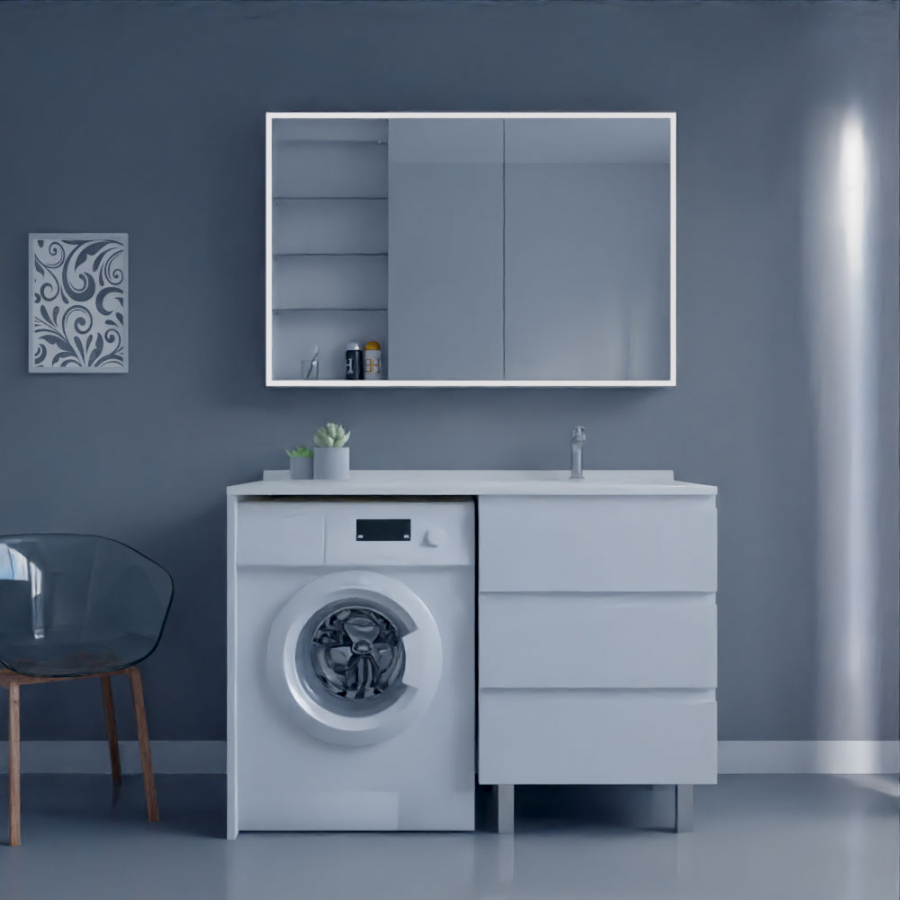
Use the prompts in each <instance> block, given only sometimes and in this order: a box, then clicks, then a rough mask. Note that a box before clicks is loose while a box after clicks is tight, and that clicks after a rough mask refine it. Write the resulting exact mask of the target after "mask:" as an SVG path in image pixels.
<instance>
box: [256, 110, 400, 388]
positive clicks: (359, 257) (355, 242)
mask: <svg viewBox="0 0 900 900" xmlns="http://www.w3.org/2000/svg"><path fill="white" fill-rule="evenodd" d="M387 137H388V126H387V121H386V120H380V121H379V120H367V121H360V120H345V121H342V120H292V119H282V120H278V121H276V122H274V123H273V133H272V138H273V146H272V155H273V159H272V163H273V166H272V259H271V271H272V311H273V320H272V350H273V353H272V369H273V373H272V374H273V375H274V377H276V378H286V379H293V378H301V377H302V375H301V364H302V361H303V360H304V359H309V358H310V355H311V353H312V351H313V347H318V348H319V381H330V380H335V381H337V380H343V379H344V367H345V353H346V346H347V343H348V342H350V341H356V342H358V343H359V344H360V346H363V345H364V344H365V343H366V342H367V341H378V342H379V343H380V344H381V345H382V347H383V348H385V350H386V347H387V298H388V256H387V250H388V211H387V191H388V156H387V152H388V151H387ZM386 355H387V354H385V356H386Z"/></svg>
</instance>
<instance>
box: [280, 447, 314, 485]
mask: <svg viewBox="0 0 900 900" xmlns="http://www.w3.org/2000/svg"><path fill="white" fill-rule="evenodd" d="M284 452H285V453H287V455H288V457H290V460H291V478H312V477H313V452H312V450H310V449H309V447H304V446H303V445H302V444H301V445H300V446H299V447H294V449H293V450H285V451H284Z"/></svg>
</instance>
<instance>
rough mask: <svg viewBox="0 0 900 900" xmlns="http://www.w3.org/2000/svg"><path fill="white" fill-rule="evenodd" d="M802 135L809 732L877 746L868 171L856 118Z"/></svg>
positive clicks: (873, 305)
mask: <svg viewBox="0 0 900 900" xmlns="http://www.w3.org/2000/svg"><path fill="white" fill-rule="evenodd" d="M812 134H813V141H812V143H811V145H810V150H809V156H808V160H809V162H810V163H811V164H810V166H809V172H808V176H809V181H808V185H807V187H808V194H807V197H806V204H805V209H804V214H805V217H806V219H805V223H804V224H805V233H806V244H805V257H804V265H805V270H804V276H805V287H806V291H805V294H806V297H805V299H806V306H805V311H806V316H807V319H806V321H807V324H808V326H809V333H810V340H811V351H812V352H811V357H810V361H811V369H812V371H811V375H812V380H811V383H812V390H813V397H814V402H815V409H816V419H815V421H816V426H815V427H816V432H815V435H814V437H815V452H816V457H817V465H818V471H817V482H818V483H817V488H818V501H819V507H818V517H819V518H818V526H819V531H818V541H817V565H818V572H817V578H818V635H817V638H818V645H817V665H818V672H817V685H818V717H817V718H818V721H817V729H818V734H819V737H821V738H825V739H860V740H865V739H874V738H876V737H877V721H876V719H877V709H878V700H879V697H878V684H877V672H878V671H879V665H878V663H879V660H878V658H877V655H878V641H877V634H876V630H875V629H876V600H877V597H876V591H877V580H876V552H877V549H876V537H877V536H876V533H875V523H876V514H877V505H876V504H877V494H876V492H877V487H878V485H877V469H876V467H877V457H876V450H877V440H878V420H877V409H878V381H877V373H878V334H877V331H876V321H877V315H876V314H877V291H876V290H875V289H874V287H875V282H876V280H877V275H876V273H877V265H876V262H877V260H876V259H875V255H876V250H875V246H876V242H875V237H876V235H873V234H872V230H873V226H874V218H873V215H872V201H873V196H874V194H873V187H874V186H873V166H872V160H871V158H870V150H869V146H868V142H867V139H866V132H865V123H864V120H863V118H862V115H861V114H860V112H859V110H857V109H854V108H851V109H848V110H845V111H844V112H843V113H841V114H840V115H837V116H829V117H826V118H825V119H823V121H822V122H821V123H820V127H818V128H815V129H813V132H812ZM866 762H867V761H866V760H859V764H860V765H861V766H865V765H866Z"/></svg>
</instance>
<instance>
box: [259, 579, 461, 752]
mask: <svg viewBox="0 0 900 900" xmlns="http://www.w3.org/2000/svg"><path fill="white" fill-rule="evenodd" d="M442 666H443V656H442V651H441V637H440V633H439V632H438V627H437V624H436V623H435V621H434V617H433V616H432V615H431V612H430V611H429V609H428V607H427V606H426V605H425V603H423V601H422V599H421V598H420V597H419V596H418V595H417V594H416V593H415V592H414V591H412V590H411V589H410V588H408V587H407V586H406V585H404V584H403V583H402V582H400V581H397V580H396V579H394V578H389V577H387V576H386V575H382V574H379V573H377V572H362V571H351V572H336V573H333V574H329V575H323V576H322V577H321V578H317V579H316V580H315V581H312V582H310V583H309V584H308V585H307V586H306V587H304V588H302V589H301V590H300V591H298V592H297V593H296V594H295V595H294V596H293V597H292V598H291V599H290V600H289V601H288V602H287V604H286V605H285V606H284V608H283V609H282V610H281V612H280V613H279V614H278V616H277V617H276V618H275V621H274V623H273V625H272V630H271V632H270V634H269V643H268V670H269V680H270V682H271V685H272V688H273V689H274V690H275V692H276V694H277V695H278V697H279V698H280V700H281V702H282V703H283V704H285V705H286V707H287V709H288V711H289V714H290V715H293V716H294V717H295V718H296V721H297V722H298V723H299V724H300V725H301V726H302V727H303V728H304V729H306V731H308V732H309V733H310V734H312V735H314V736H315V737H317V738H319V739H321V740H323V741H328V742H330V743H334V744H346V745H363V744H375V743H379V742H381V741H385V740H388V739H389V738H391V737H393V736H394V735H396V734H398V733H399V732H401V731H403V730H404V729H406V728H408V727H409V726H410V725H411V724H412V723H413V722H415V721H416V720H417V719H419V718H420V717H421V716H422V714H423V713H424V712H425V710H426V709H427V708H428V705H429V704H430V703H431V700H432V698H433V697H434V694H435V691H436V690H437V686H438V683H439V682H440V678H441V669H442Z"/></svg>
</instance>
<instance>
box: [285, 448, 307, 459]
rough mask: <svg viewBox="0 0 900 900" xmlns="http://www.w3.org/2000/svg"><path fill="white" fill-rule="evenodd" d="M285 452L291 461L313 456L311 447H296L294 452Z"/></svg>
mask: <svg viewBox="0 0 900 900" xmlns="http://www.w3.org/2000/svg"><path fill="white" fill-rule="evenodd" d="M284 452H285V453H287V455H288V456H289V457H290V458H291V459H304V458H306V457H309V456H312V455H313V452H312V450H310V448H309V447H304V446H303V444H301V445H300V446H299V447H294V449H293V450H285V451H284Z"/></svg>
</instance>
